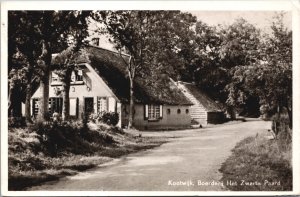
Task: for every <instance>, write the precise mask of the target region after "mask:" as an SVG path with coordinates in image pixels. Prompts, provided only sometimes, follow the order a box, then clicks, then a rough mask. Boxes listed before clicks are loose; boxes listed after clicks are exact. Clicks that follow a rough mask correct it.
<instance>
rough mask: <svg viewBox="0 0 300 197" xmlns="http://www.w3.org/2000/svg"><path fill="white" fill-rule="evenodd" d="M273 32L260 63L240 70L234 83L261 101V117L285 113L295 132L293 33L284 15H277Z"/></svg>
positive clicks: (263, 42)
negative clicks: (286, 25) (293, 115)
mask: <svg viewBox="0 0 300 197" xmlns="http://www.w3.org/2000/svg"><path fill="white" fill-rule="evenodd" d="M271 29H272V34H271V35H265V36H264V39H263V40H262V42H261V44H260V48H261V50H260V56H259V60H258V61H256V62H254V63H251V64H250V65H246V66H243V67H239V68H238V69H237V70H236V72H235V73H234V83H237V81H238V82H239V83H240V86H241V87H242V88H243V89H244V90H245V89H246V90H248V92H249V93H250V94H251V95H253V96H256V97H257V98H259V101H260V105H261V113H264V114H269V115H274V114H275V113H279V114H281V113H283V111H284V109H285V110H286V111H287V113H288V116H289V126H290V128H292V32H291V31H289V30H287V28H286V27H284V25H283V14H279V15H276V17H275V20H274V22H273V23H272V26H271ZM242 93H243V92H242Z"/></svg>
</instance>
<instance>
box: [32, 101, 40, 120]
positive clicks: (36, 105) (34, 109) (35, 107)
mask: <svg viewBox="0 0 300 197" xmlns="http://www.w3.org/2000/svg"><path fill="white" fill-rule="evenodd" d="M38 112H39V99H38V98H34V99H32V115H33V117H37V115H38Z"/></svg>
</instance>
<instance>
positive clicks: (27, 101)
mask: <svg viewBox="0 0 300 197" xmlns="http://www.w3.org/2000/svg"><path fill="white" fill-rule="evenodd" d="M32 75H33V63H30V64H29V65H28V71H27V85H26V90H25V91H26V97H25V120H26V123H32V120H31V113H30V108H31V104H30V99H31V83H32V82H31V80H32Z"/></svg>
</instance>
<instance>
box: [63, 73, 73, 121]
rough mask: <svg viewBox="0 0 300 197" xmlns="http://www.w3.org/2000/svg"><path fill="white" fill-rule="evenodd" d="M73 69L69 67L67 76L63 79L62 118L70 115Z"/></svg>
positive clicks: (66, 118)
mask: <svg viewBox="0 0 300 197" xmlns="http://www.w3.org/2000/svg"><path fill="white" fill-rule="evenodd" d="M71 74H72V69H67V70H66V73H65V77H64V79H63V80H62V81H63V84H62V87H63V108H62V120H64V121H65V120H68V119H69V117H70V81H71Z"/></svg>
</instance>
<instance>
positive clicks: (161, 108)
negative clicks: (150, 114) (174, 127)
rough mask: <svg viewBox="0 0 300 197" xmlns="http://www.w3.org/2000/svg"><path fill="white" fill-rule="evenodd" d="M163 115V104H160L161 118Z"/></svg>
mask: <svg viewBox="0 0 300 197" xmlns="http://www.w3.org/2000/svg"><path fill="white" fill-rule="evenodd" d="M162 117H163V106H162V105H160V106H159V118H162Z"/></svg>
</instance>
